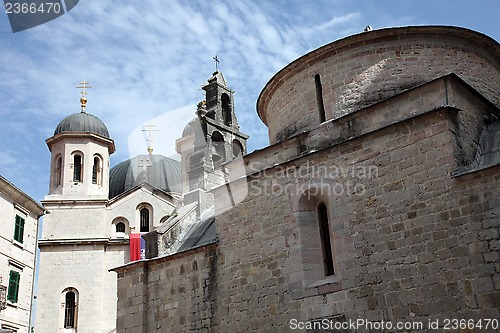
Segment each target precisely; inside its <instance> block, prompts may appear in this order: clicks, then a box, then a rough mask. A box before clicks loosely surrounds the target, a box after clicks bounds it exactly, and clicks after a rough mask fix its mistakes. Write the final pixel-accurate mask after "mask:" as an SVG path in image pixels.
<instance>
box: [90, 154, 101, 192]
mask: <svg viewBox="0 0 500 333" xmlns="http://www.w3.org/2000/svg"><path fill="white" fill-rule="evenodd" d="M101 177H102V164H101V159H100V158H99V156H94V165H93V166H92V184H97V185H101V183H102V181H101Z"/></svg>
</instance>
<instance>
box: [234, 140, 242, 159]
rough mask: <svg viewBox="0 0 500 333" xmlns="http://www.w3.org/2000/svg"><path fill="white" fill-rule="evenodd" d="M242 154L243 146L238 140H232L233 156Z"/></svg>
mask: <svg viewBox="0 0 500 333" xmlns="http://www.w3.org/2000/svg"><path fill="white" fill-rule="evenodd" d="M242 155H243V146H242V145H241V143H240V142H239V141H238V140H233V157H234V158H236V157H240V156H242Z"/></svg>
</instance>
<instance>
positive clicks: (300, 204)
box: [291, 184, 342, 299]
mask: <svg viewBox="0 0 500 333" xmlns="http://www.w3.org/2000/svg"><path fill="white" fill-rule="evenodd" d="M324 186H325V185H324V184H311V185H310V186H308V187H307V189H306V190H304V191H303V192H302V193H299V194H298V199H297V200H296V202H295V204H296V207H295V208H296V209H295V210H294V213H293V215H294V216H295V219H296V222H297V226H298V238H297V241H296V249H297V252H296V253H297V254H298V255H299V257H300V262H299V265H298V268H297V271H296V272H295V273H294V274H293V275H292V279H291V282H292V286H293V288H292V289H293V297H294V299H300V298H304V297H309V296H315V295H321V294H326V293H331V292H335V291H339V290H341V289H342V272H341V270H340V269H339V262H338V258H337V256H336V255H335V237H334V235H335V234H334V232H333V230H335V229H334V223H335V219H334V218H332V217H333V216H334V214H333V211H332V209H333V203H332V202H331V201H332V198H330V197H329V196H328V193H329V190H330V188H329V187H328V186H326V188H323V187H324ZM321 203H323V204H324V205H325V206H326V211H327V216H328V222H329V233H330V240H331V251H332V259H333V273H334V274H332V275H326V274H325V266H324V263H323V252H322V248H321V236H320V229H319V216H318V207H319V205H320V204H321Z"/></svg>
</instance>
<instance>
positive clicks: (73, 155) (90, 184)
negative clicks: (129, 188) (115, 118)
mask: <svg viewBox="0 0 500 333" xmlns="http://www.w3.org/2000/svg"><path fill="white" fill-rule="evenodd" d="M80 84H81V86H79V87H78V88H82V89H83V90H82V97H81V98H80V104H81V112H79V113H75V114H72V115H70V116H68V117H66V118H64V119H63V120H61V122H60V123H59V125H58V126H57V127H56V130H55V131H54V135H53V136H52V137H50V138H48V139H47V140H46V143H47V146H48V148H49V150H50V152H51V164H50V165H51V166H50V186H49V194H48V196H47V197H46V198H45V200H51V199H54V200H64V199H72V200H75V199H76V200H78V199H88V198H93V199H107V198H108V193H109V156H110V155H111V154H112V153H113V152H114V151H115V145H114V141H113V140H112V139H111V138H110V137H109V132H108V129H107V128H106V125H104V123H103V122H102V121H101V120H100V119H99V118H97V117H96V116H94V115H91V114H89V113H87V112H85V108H86V105H87V98H86V94H87V92H86V89H88V88H91V87H90V86H88V85H87V84H88V82H86V81H85V80H84V81H83V82H81V83H80Z"/></svg>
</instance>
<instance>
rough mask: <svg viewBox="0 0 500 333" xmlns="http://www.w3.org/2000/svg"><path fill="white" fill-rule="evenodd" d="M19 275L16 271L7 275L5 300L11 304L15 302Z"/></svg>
mask: <svg viewBox="0 0 500 333" xmlns="http://www.w3.org/2000/svg"><path fill="white" fill-rule="evenodd" d="M20 277H21V274H19V272H16V271H10V274H9V291H8V293H7V299H8V300H9V301H11V302H12V303H16V302H17V296H18V294H19V279H20Z"/></svg>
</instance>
